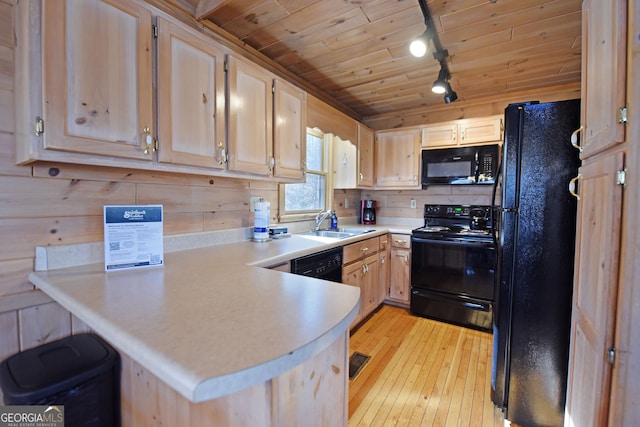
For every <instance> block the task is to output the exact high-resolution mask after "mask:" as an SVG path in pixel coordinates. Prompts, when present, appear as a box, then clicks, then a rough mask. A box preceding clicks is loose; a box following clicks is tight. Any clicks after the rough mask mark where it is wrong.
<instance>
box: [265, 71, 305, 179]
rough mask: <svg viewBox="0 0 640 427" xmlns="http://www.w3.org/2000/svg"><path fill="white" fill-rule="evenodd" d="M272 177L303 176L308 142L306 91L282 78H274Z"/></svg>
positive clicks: (296, 177) (297, 177)
mask: <svg viewBox="0 0 640 427" xmlns="http://www.w3.org/2000/svg"><path fill="white" fill-rule="evenodd" d="M274 86H275V90H274V101H273V102H274V113H275V116H274V120H275V122H274V125H273V126H274V156H275V166H274V167H275V169H274V176H275V177H279V178H293V179H302V178H303V176H304V168H305V165H304V163H305V159H306V141H307V127H306V123H307V93H306V92H305V91H303V90H301V89H299V88H297V87H295V86H293V85H291V84H289V83H287V82H285V81H284V80H281V79H275V81H274Z"/></svg>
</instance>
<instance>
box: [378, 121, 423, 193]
mask: <svg viewBox="0 0 640 427" xmlns="http://www.w3.org/2000/svg"><path fill="white" fill-rule="evenodd" d="M419 157H420V129H403V130H397V131H383V132H378V133H377V134H376V149H375V158H376V187H377V188H414V189H416V188H420V180H419V177H418V175H419V173H420V164H419Z"/></svg>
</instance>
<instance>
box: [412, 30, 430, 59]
mask: <svg viewBox="0 0 640 427" xmlns="http://www.w3.org/2000/svg"><path fill="white" fill-rule="evenodd" d="M428 44H429V35H428V31H425V32H424V33H422V34H421V35H420V36H418V37H417V38H416V39H415V40H414V41H412V42H411V44H410V45H409V51H410V52H411V54H412V55H413V56H415V57H417V58H421V57H423V56H424V54H425V53H427V46H428Z"/></svg>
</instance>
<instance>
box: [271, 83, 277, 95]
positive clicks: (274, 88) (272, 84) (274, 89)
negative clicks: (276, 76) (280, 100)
mask: <svg viewBox="0 0 640 427" xmlns="http://www.w3.org/2000/svg"><path fill="white" fill-rule="evenodd" d="M271 93H276V82H275V80H274V81H273V83H271Z"/></svg>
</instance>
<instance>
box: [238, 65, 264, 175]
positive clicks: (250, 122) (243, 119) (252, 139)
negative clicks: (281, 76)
mask: <svg viewBox="0 0 640 427" xmlns="http://www.w3.org/2000/svg"><path fill="white" fill-rule="evenodd" d="M227 61H228V64H229V71H228V73H229V75H228V78H229V102H228V104H229V108H228V110H229V153H228V155H229V170H231V171H237V172H247V173H252V174H256V175H265V176H268V175H271V171H272V169H273V161H274V159H273V151H272V150H273V126H272V119H273V94H272V85H273V79H272V75H271V74H270V73H269V72H267V71H266V70H264V69H262V68H260V67H258V66H256V65H253V64H251V63H249V62H245V61H243V60H241V59H239V58H236V57H234V56H231V55H228V56H227Z"/></svg>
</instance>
